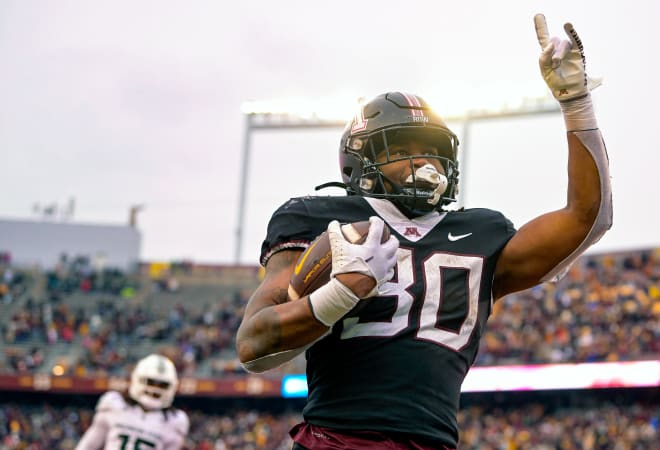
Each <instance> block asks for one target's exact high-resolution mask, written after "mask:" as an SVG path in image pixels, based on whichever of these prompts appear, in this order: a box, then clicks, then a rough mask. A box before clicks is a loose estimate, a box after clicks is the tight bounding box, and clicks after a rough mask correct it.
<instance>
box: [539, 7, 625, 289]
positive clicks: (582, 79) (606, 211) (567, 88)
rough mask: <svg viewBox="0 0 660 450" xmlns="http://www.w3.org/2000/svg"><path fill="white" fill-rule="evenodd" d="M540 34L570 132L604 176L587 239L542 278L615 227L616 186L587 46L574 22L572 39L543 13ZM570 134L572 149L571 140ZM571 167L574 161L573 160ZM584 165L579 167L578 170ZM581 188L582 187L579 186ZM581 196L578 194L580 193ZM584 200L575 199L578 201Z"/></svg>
mask: <svg viewBox="0 0 660 450" xmlns="http://www.w3.org/2000/svg"><path fill="white" fill-rule="evenodd" d="M534 26H535V28H536V36H537V38H538V41H539V44H540V45H541V56H540V57H539V67H540V69H541V75H542V76H543V79H544V80H545V82H546V84H547V85H548V87H549V88H550V91H551V92H552V95H553V96H554V97H555V98H556V99H557V100H558V101H559V105H560V106H561V110H562V113H563V114H564V123H565V124H566V130H567V131H568V133H569V135H572V136H574V137H575V138H577V140H578V141H579V142H580V143H581V144H582V146H584V148H585V149H586V150H587V151H588V152H589V154H590V155H591V157H592V158H593V160H594V163H595V166H596V169H597V171H598V177H599V178H600V183H599V184H600V202H599V203H600V204H599V206H598V212H597V214H596V217H595V218H594V220H593V224H592V225H591V227H590V230H589V232H588V234H587V235H586V236H585V238H584V240H583V241H582V242H581V243H580V244H579V245H578V246H577V247H576V248H575V249H574V250H573V251H572V252H571V253H570V254H569V255H568V256H567V257H566V258H565V259H564V260H563V261H562V262H561V263H559V264H558V265H557V266H555V267H554V268H553V269H552V270H551V271H550V272H548V273H547V274H546V275H545V276H544V277H542V281H552V280H556V279H558V278H560V277H561V276H562V274H563V273H565V272H566V271H567V270H568V268H569V267H570V265H571V264H572V263H573V262H574V261H575V260H576V259H577V257H578V256H579V255H581V254H582V253H583V252H584V251H585V250H586V249H587V248H588V247H589V246H591V245H592V244H594V243H595V242H597V241H598V240H599V239H600V238H601V237H602V236H603V234H605V232H606V231H607V230H609V229H610V228H611V226H612V187H611V185H610V173H609V158H608V156H607V151H606V149H605V143H604V141H603V137H602V136H601V133H600V130H599V129H598V123H597V121H596V115H595V113H594V108H593V104H592V102H591V94H590V91H591V90H592V89H595V88H596V87H598V86H600V85H601V79H596V78H590V77H589V76H588V75H587V72H586V57H585V56H584V46H583V44H582V40H581V39H580V37H579V36H578V34H577V32H576V31H575V28H573V25H572V24H571V23H566V24H564V31H565V32H566V34H567V36H568V39H560V38H559V37H550V34H549V33H548V26H547V24H546V21H545V16H543V14H537V15H535V16H534ZM572 139H573V138H572V137H569V148H571V144H570V142H571V140H572ZM569 167H570V163H569ZM583 170H584V168H583V167H580V169H576V172H579V171H583ZM569 173H570V170H569ZM577 190H580V189H577ZM576 197H577V196H576ZM580 201H582V202H584V201H585V200H573V202H572V203H574V204H578V203H580Z"/></svg>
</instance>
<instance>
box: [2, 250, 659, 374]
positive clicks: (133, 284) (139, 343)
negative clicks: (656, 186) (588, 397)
mask: <svg viewBox="0 0 660 450" xmlns="http://www.w3.org/2000/svg"><path fill="white" fill-rule="evenodd" d="M181 270H183V272H181ZM191 270H192V269H191V268H190V267H188V266H186V267H184V268H183V269H180V271H179V272H172V271H165V272H162V271H161V272H160V273H159V275H158V276H155V277H154V276H151V277H145V276H144V274H137V273H136V274H123V273H121V272H120V271H115V270H110V269H105V270H104V271H102V272H95V271H94V270H92V268H91V267H90V265H89V264H88V263H86V262H85V261H84V260H83V261H81V260H79V259H74V260H73V261H72V262H71V263H70V264H68V265H63V266H61V267H58V268H57V269H56V270H52V271H48V272H45V273H42V274H39V273H34V272H27V271H21V270H19V269H17V268H12V267H6V268H4V271H3V274H2V275H3V276H2V279H3V284H2V286H3V287H2V290H0V292H5V294H4V295H3V297H2V302H0V305H2V304H3V302H4V306H3V307H4V308H5V310H4V311H7V313H6V314H3V315H2V318H1V319H0V332H1V337H2V341H3V344H4V361H3V359H2V358H1V357H0V372H2V371H5V372H6V371H9V372H16V371H17V372H23V373H25V372H27V373H30V372H35V371H39V370H42V371H46V372H48V371H50V370H51V369H52V367H44V361H46V360H47V356H48V352H49V351H50V349H51V348H53V347H54V346H55V345H56V344H57V345H60V346H62V345H69V346H70V347H71V349H72V350H74V351H70V352H66V351H61V349H60V351H61V352H62V353H65V354H66V355H68V358H69V359H68V360H67V359H60V360H57V361H58V363H59V364H60V366H61V370H62V371H61V372H60V373H62V374H70V375H80V376H85V375H92V376H93V375H118V376H121V375H126V374H128V372H129V371H130V368H131V366H132V364H133V363H134V362H135V361H136V360H137V359H139V358H140V357H142V356H143V355H144V354H145V352H146V351H147V350H149V351H153V350H155V351H159V352H162V353H164V354H165V355H167V356H168V357H170V358H171V359H172V360H173V361H174V362H175V364H176V365H177V368H178V369H179V371H180V373H181V374H182V375H185V376H188V375H191V376H195V375H196V376H218V375H222V374H226V373H240V372H241V371H242V369H241V368H240V365H239V364H238V362H237V360H236V357H235V351H234V342H233V336H234V334H235V331H236V329H237V327H238V325H239V321H240V317H241V316H242V312H243V311H242V309H243V307H244V305H245V303H246V302H247V299H248V297H249V295H250V286H247V287H246V286H244V285H242V286H232V285H231V282H229V284H225V285H221V284H213V283H211V284H204V283H209V280H208V279H206V280H204V279H199V278H195V279H193V281H190V279H189V278H190V277H188V275H189V274H190V273H191ZM177 273H178V274H179V275H180V277H178V276H176V274H177ZM255 273H256V272H255ZM186 277H188V278H186ZM179 278H180V279H179ZM145 280H146V281H145ZM253 281H254V286H256V283H258V277H257V276H256V275H255V276H254V280H253ZM39 287H41V289H39ZM200 287H206V290H201V291H200ZM200 292H202V293H203V294H205V295H200ZM7 298H10V300H6V299H7ZM19 298H20V299H22V303H21V304H20V305H17V307H16V308H14V309H11V310H10V307H11V303H17V302H18V299H19ZM18 306H20V307H18ZM658 355H660V251H659V250H647V251H636V252H628V253H621V254H606V255H587V256H585V257H583V258H582V259H581V260H580V261H579V262H578V263H577V264H575V265H574V267H573V268H571V270H570V271H569V273H568V274H567V276H566V277H565V278H564V279H562V280H561V281H560V282H559V283H557V284H542V285H539V286H537V287H535V288H533V289H530V290H527V291H524V292H520V293H517V294H513V295H510V296H508V297H506V298H504V299H503V300H501V301H499V302H497V303H496V304H495V308H494V313H493V316H492V317H491V319H490V320H489V326H488V333H487V334H486V336H485V338H484V339H483V340H482V345H481V349H480V352H479V355H478V357H477V360H476V362H475V365H477V366H480V365H481V366H484V365H505V364H538V363H558V362H587V361H616V360H635V359H657V358H658ZM72 358H73V360H72ZM53 363H54V362H53V361H51V365H52V364H53ZM291 371H294V372H301V371H304V361H302V363H301V362H300V360H298V361H294V362H292V363H289V364H288V365H286V366H285V367H284V368H282V369H280V370H279V373H283V372H291Z"/></svg>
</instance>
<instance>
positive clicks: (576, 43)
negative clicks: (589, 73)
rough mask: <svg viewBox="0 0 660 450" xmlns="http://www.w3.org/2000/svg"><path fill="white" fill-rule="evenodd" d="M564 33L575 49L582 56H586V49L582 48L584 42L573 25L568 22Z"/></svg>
mask: <svg viewBox="0 0 660 450" xmlns="http://www.w3.org/2000/svg"><path fill="white" fill-rule="evenodd" d="M564 31H565V32H566V34H567V35H568V38H569V39H570V40H571V42H572V43H573V48H574V49H576V50H579V51H580V54H584V47H583V46H582V40H581V39H580V36H578V34H577V31H575V28H573V24H572V23H570V22H568V23H565V24H564Z"/></svg>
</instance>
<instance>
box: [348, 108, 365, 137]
mask: <svg viewBox="0 0 660 450" xmlns="http://www.w3.org/2000/svg"><path fill="white" fill-rule="evenodd" d="M366 128H367V119H365V118H364V106H360V109H358V112H357V114H356V115H355V121H354V122H353V126H352V127H351V132H352V133H357V132H358V131H362V130H364V129H366Z"/></svg>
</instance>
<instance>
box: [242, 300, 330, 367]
mask: <svg viewBox="0 0 660 450" xmlns="http://www.w3.org/2000/svg"><path fill="white" fill-rule="evenodd" d="M326 331H327V327H325V326H323V325H322V324H321V323H319V322H318V321H317V320H316V319H315V318H314V317H313V316H312V313H311V310H310V309H309V305H308V302H307V297H304V298H301V299H299V300H296V301H293V302H287V303H284V304H280V305H275V306H269V307H266V308H263V309H261V310H259V311H257V312H256V313H254V314H253V315H251V316H249V317H246V318H245V319H244V320H243V323H242V324H241V326H240V328H239V330H238V333H237V334H236V347H237V351H238V356H239V358H240V360H241V362H243V363H245V362H248V361H251V360H254V359H257V358H261V357H264V356H266V355H269V354H273V353H277V352H282V351H286V350H291V349H295V348H299V347H302V346H305V345H307V344H309V343H310V342H313V341H314V340H315V339H317V338H318V337H319V336H321V335H323V334H324V333H325V332H326Z"/></svg>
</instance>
